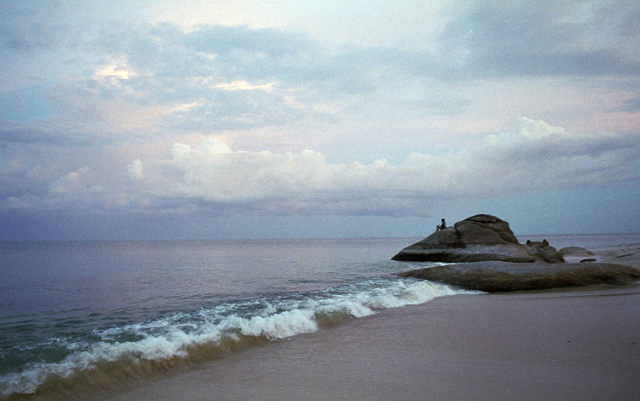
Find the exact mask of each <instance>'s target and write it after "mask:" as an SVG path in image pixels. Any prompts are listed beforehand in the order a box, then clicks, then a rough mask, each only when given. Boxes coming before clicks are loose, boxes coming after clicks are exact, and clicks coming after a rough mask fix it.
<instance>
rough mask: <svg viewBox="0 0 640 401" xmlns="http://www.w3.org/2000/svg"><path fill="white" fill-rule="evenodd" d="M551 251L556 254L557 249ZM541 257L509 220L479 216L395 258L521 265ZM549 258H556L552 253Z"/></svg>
mask: <svg viewBox="0 0 640 401" xmlns="http://www.w3.org/2000/svg"><path fill="white" fill-rule="evenodd" d="M547 245H548V244H547ZM540 248H541V249H542V248H544V247H543V246H540ZM552 249H553V251H555V248H552ZM547 251H549V250H547ZM547 253H548V252H547ZM536 255H537V256H536ZM542 255H543V253H540V254H539V255H538V254H537V253H536V254H534V253H532V252H531V251H529V250H528V249H527V248H526V247H525V246H524V245H522V244H520V243H519V242H518V239H517V238H516V236H515V235H514V234H513V231H511V229H510V228H509V223H507V222H506V221H503V220H501V219H499V218H497V217H495V216H490V215H487V214H479V215H476V216H473V217H469V218H467V219H465V220H462V221H459V222H457V223H455V225H454V226H453V227H448V228H445V229H443V230H439V231H436V232H435V233H433V234H431V235H430V236H428V237H427V238H425V239H423V240H422V241H419V242H416V243H415V244H413V245H410V246H408V247H406V248H404V249H403V250H401V251H400V252H399V253H398V254H397V255H395V256H394V257H393V258H392V259H393V260H399V261H413V262H426V261H432V262H450V263H458V262H478V261H485V260H498V261H504V262H519V263H521V262H534V261H536V259H538V260H540V259H544V258H545V257H544V256H542ZM547 258H551V259H553V258H552V257H551V255H550V254H548V255H547ZM561 258H562V257H560V259H561Z"/></svg>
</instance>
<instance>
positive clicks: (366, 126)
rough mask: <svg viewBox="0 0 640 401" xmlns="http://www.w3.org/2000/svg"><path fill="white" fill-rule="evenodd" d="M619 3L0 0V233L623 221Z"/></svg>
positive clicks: (637, 92) (621, 228)
mask: <svg viewBox="0 0 640 401" xmlns="http://www.w3.org/2000/svg"><path fill="white" fill-rule="evenodd" d="M638 21H640V3H638V2H636V1H607V0H594V1H567V0H557V1H535V2H533V1H517V0H516V1H514V0H509V1H454V0H433V1H424V0H421V1H417V0H415V1H414V0H366V1H365V0H362V1H361V0H353V1H349V2H345V1H332V0H327V1H323V2H319V1H316V0H301V1H296V2H292V1H281V0H273V1H269V0H215V1H214V0H209V1H205V0H191V1H179V2H177V1H168V0H167V1H164V0H140V1H119V0H111V1H106V0H105V1H91V0H60V1H35V0H23V1H20V2H18V1H13V0H0V171H1V172H2V173H1V175H0V240H12V239H163V238H164V239H172V238H283V237H351V236H358V237H380V236H417V237H419V236H425V235H427V234H429V233H430V232H431V231H433V228H434V227H435V225H436V224H437V223H438V222H439V220H440V218H442V217H445V218H447V221H448V222H450V223H453V222H455V221H457V220H461V219H463V218H466V217H468V216H471V215H474V214H477V213H489V214H494V215H497V216H499V217H501V218H503V219H505V220H507V221H509V222H510V224H511V227H512V229H513V230H514V231H515V232H516V234H526V233H532V234H533V233H574V232H575V233H593V232H638V231H640V213H638V206H639V205H640V24H638Z"/></svg>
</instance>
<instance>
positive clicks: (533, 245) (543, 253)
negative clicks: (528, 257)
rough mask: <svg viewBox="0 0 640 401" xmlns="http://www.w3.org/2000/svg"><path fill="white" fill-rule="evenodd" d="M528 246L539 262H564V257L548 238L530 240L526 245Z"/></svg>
mask: <svg viewBox="0 0 640 401" xmlns="http://www.w3.org/2000/svg"><path fill="white" fill-rule="evenodd" d="M524 247H525V248H527V251H529V253H530V254H532V255H533V257H534V258H535V259H536V261H539V262H546V263H564V258H563V257H562V254H561V253H560V252H558V250H557V249H556V248H554V247H552V246H551V245H549V242H547V240H546V239H545V240H542V241H528V240H527V243H526V244H525V246H524Z"/></svg>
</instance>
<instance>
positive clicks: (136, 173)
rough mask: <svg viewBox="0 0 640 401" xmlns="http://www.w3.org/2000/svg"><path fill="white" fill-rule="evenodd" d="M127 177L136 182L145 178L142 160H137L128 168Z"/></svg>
mask: <svg viewBox="0 0 640 401" xmlns="http://www.w3.org/2000/svg"><path fill="white" fill-rule="evenodd" d="M127 177H129V178H130V179H132V180H134V181H137V180H141V179H142V178H144V173H143V169H142V161H141V160H140V159H135V160H134V161H133V162H132V163H131V164H129V165H128V166H127Z"/></svg>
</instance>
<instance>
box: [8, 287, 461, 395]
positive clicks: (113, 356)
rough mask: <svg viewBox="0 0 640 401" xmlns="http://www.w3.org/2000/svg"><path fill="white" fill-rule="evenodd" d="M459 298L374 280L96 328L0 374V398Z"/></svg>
mask: <svg viewBox="0 0 640 401" xmlns="http://www.w3.org/2000/svg"><path fill="white" fill-rule="evenodd" d="M460 293H468V291H463V290H458V289H455V288H452V287H449V286H445V285H441V284H436V283H432V282H428V281H418V280H410V279H407V280H400V279H389V278H376V279H371V280H367V281H363V282H359V283H354V284H351V285H347V286H342V287H337V288H329V289H327V290H324V291H318V292H313V293H307V294H299V293H294V294H284V295H280V296H277V297H272V298H263V299H258V300H251V301H245V302H236V303H228V304H224V305H219V306H216V307H213V308H211V309H202V310H199V311H197V312H193V313H186V312H183V313H176V314H174V315H172V316H168V317H164V318H161V319H157V320H153V321H149V322H142V323H138V324H133V325H127V326H122V327H112V328H109V329H106V330H101V331H99V330H94V334H95V335H98V336H99V337H100V338H101V341H98V342H94V343H92V344H82V345H81V344H80V342H78V343H70V344H69V347H68V349H69V350H70V351H71V353H70V354H69V355H68V356H67V357H66V358H64V359H63V360H61V361H60V362H57V363H36V364H33V365H31V366H30V367H28V368H27V369H26V370H24V371H22V372H16V373H10V374H7V375H4V376H2V377H0V388H1V394H2V395H5V396H6V395H9V394H13V393H34V392H35V391H36V389H37V388H38V386H40V385H41V384H42V383H43V382H44V381H45V379H46V378H47V377H49V376H51V375H56V376H58V377H60V378H66V377H69V376H71V375H73V374H74V373H76V372H80V371H91V370H94V369H97V367H98V364H99V363H104V362H116V361H121V360H122V359H123V358H125V359H128V360H130V361H131V363H135V361H142V360H149V361H162V360H165V359H169V358H175V357H179V358H180V357H182V358H186V357H188V356H189V348H190V347H194V346H198V345H202V344H216V343H220V342H221V341H222V340H223V339H224V338H225V337H227V338H232V339H236V340H237V339H239V338H240V336H245V337H264V338H267V339H271V340H278V339H283V338H287V337H291V336H295V335H298V334H303V333H309V332H313V331H316V330H318V328H319V324H320V323H319V316H321V315H324V316H331V315H339V316H342V315H345V316H351V317H363V316H368V315H371V314H374V313H376V311H377V310H381V309H387V308H397V307H402V306H405V305H411V304H420V303H424V302H427V301H429V300H431V299H434V298H436V297H440V296H446V295H453V294H460ZM131 338H133V339H132V340H131ZM119 339H121V340H119ZM122 339H129V340H127V341H124V340H122Z"/></svg>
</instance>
